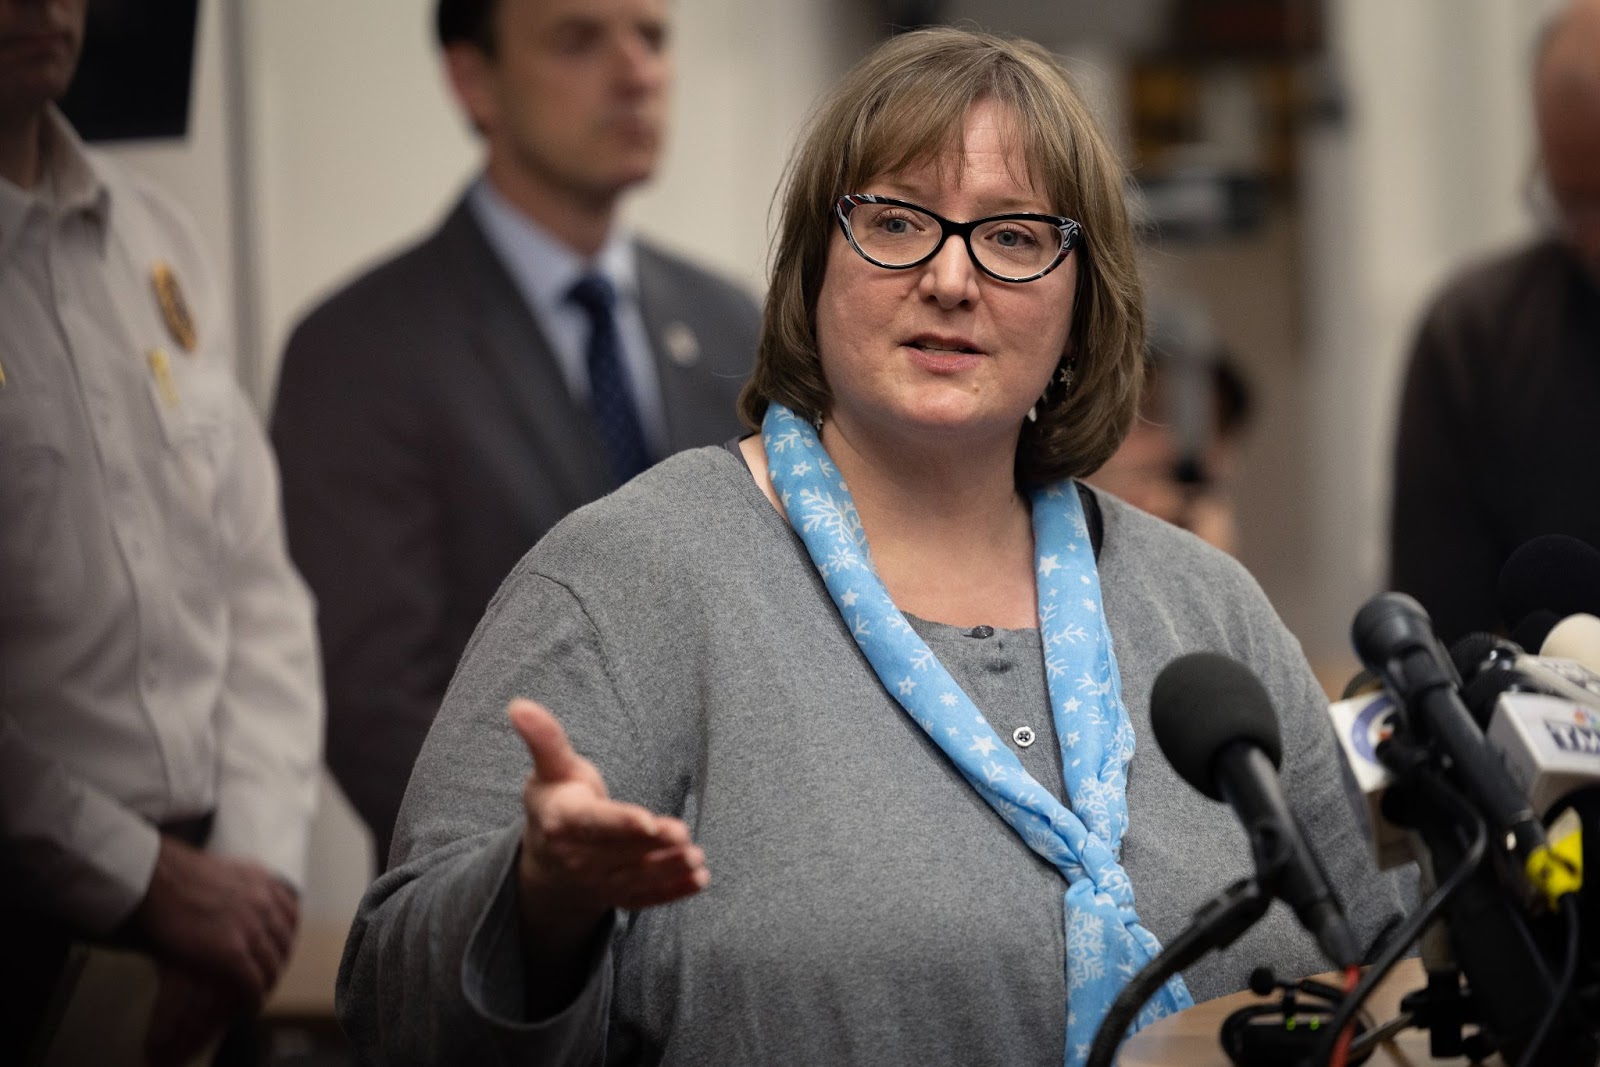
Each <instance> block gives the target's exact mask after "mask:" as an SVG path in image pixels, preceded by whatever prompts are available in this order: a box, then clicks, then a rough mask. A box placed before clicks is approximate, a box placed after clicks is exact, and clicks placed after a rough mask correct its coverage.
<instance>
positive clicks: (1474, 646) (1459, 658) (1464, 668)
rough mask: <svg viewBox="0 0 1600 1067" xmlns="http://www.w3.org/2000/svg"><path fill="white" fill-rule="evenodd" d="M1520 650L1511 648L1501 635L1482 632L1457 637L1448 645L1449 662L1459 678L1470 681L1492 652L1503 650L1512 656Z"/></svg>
mask: <svg viewBox="0 0 1600 1067" xmlns="http://www.w3.org/2000/svg"><path fill="white" fill-rule="evenodd" d="M1521 651H1522V649H1521V648H1513V647H1512V646H1511V645H1510V643H1508V642H1507V641H1506V639H1505V638H1503V637H1498V636H1496V635H1494V634H1486V633H1482V632H1479V633H1471V634H1467V635H1466V636H1465V637H1460V638H1457V639H1456V642H1455V644H1453V645H1451V646H1450V662H1452V663H1454V664H1455V665H1456V673H1457V674H1459V675H1461V680H1462V681H1463V682H1470V681H1472V679H1473V678H1475V677H1477V674H1478V671H1480V670H1481V669H1482V668H1483V664H1484V661H1485V660H1487V659H1488V658H1489V656H1490V655H1491V654H1492V653H1495V652H1504V653H1507V654H1509V655H1513V656H1514V655H1516V654H1517V653H1519V652H1521Z"/></svg>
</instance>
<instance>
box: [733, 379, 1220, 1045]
mask: <svg viewBox="0 0 1600 1067" xmlns="http://www.w3.org/2000/svg"><path fill="white" fill-rule="evenodd" d="M762 442H763V444H764V445H765V446H766V453H767V467H768V470H769V472H770V475H771V478H772V485H773V488H774V489H775V490H776V491H777V493H778V496H779V499H780V500H782V501H783V506H784V509H785V511H787V512H788V516H789V523H790V525H791V526H793V527H794V529H795V531H796V533H798V534H799V535H800V539H801V540H802V541H803V542H805V546H806V551H807V552H808V553H809V554H810V556H811V561H812V563H813V564H815V565H816V568H817V572H818V573H819V574H820V575H821V576H822V579H823V582H824V584H825V585H826V586H827V588H828V594H829V596H831V597H832V598H833V602H834V605H835V606H836V607H837V608H838V609H839V614H840V616H841V617H842V618H843V619H844V621H845V624H846V625H847V626H848V627H849V629H850V633H851V635H852V636H853V637H854V638H855V641H856V644H857V645H858V646H859V647H860V649H861V651H862V653H863V654H864V655H865V656H866V658H867V662H868V663H869V664H870V665H871V667H872V670H873V672H874V673H875V674H876V675H877V676H878V680H879V681H880V682H882V683H883V686H884V688H885V689H886V690H888V692H889V694H890V695H891V696H893V697H894V698H895V699H896V700H897V701H899V702H900V705H901V706H902V707H903V708H904V709H905V710H906V713H907V714H909V715H910V716H911V717H912V718H913V719H914V720H915V721H916V722H917V724H918V725H919V726H920V727H922V730H923V731H924V732H925V733H926V734H927V735H928V736H929V737H930V738H932V739H933V742H934V743H935V744H936V745H938V746H939V748H940V749H941V750H942V751H943V752H944V754H945V755H946V756H947V757H949V759H950V761H951V763H953V764H954V765H955V766H956V768H957V770H959V771H960V772H961V775H962V777H964V778H966V780H967V781H968V782H969V783H971V785H972V788H973V789H975V790H977V791H978V795H979V796H981V797H983V799H984V800H985V801H987V802H988V804H989V806H990V807H991V808H993V809H994V810H995V812H996V813H998V814H999V815H1000V817H1001V818H1003V819H1004V820H1005V821H1006V823H1007V824H1008V825H1010V826H1011V828H1012V829H1013V830H1015V831H1016V833H1017V834H1018V836H1020V837H1021V838H1022V840H1023V841H1024V842H1026V843H1027V845H1028V847H1029V848H1031V849H1033V851H1034V852H1036V853H1038V854H1039V855H1040V856H1042V857H1044V859H1046V860H1048V861H1049V862H1050V863H1051V864H1052V865H1053V866H1055V867H1056V869H1057V870H1059V871H1060V872H1061V875H1062V877H1063V878H1064V879H1066V881H1067V892H1066V899H1065V902H1064V903H1065V915H1064V923H1065V932H1066V946H1067V952H1066V956H1067V959H1066V980H1067V991H1068V999H1069V1003H1070V1008H1069V1009H1068V1010H1067V1044H1066V1054H1065V1063H1066V1065H1067V1067H1079V1065H1081V1064H1082V1063H1083V1062H1084V1061H1085V1060H1086V1059H1087V1057H1088V1052H1089V1048H1090V1046H1091V1045H1092V1044H1093V1042H1094V1036H1095V1031H1096V1030H1097V1029H1098V1028H1099V1025H1100V1021H1101V1020H1102V1019H1103V1018H1105V1015H1106V1013H1107V1011H1109V1010H1110V1007H1111V1004H1112V1002H1113V1001H1114V1000H1115V999H1116V997H1117V994H1118V993H1119V992H1120V991H1121V989H1122V987H1123V986H1124V985H1125V984H1126V983H1127V981H1128V979H1129V978H1130V977H1132V976H1133V975H1134V974H1135V973H1137V971H1138V970H1139V969H1140V968H1141V967H1143V966H1144V965H1145V964H1146V963H1148V962H1149V961H1150V960H1151V959H1152V958H1154V957H1155V956H1156V955H1157V954H1159V953H1160V951H1161V945H1160V943H1159V942H1158V941H1157V940H1156V937H1155V935H1154V934H1152V933H1151V932H1150V931H1149V930H1147V929H1145V927H1144V926H1143V925H1141V924H1140V922H1139V916H1138V914H1137V913H1136V911H1135V910H1134V902H1133V884H1132V883H1131V882H1129V880H1128V875H1127V872H1126V871H1124V870H1123V869H1122V864H1121V862H1120V857H1121V853H1122V837H1123V834H1124V832H1126V830H1127V828H1128V803H1127V789H1128V764H1129V762H1130V761H1131V760H1132V759H1133V725H1132V723H1131V722H1130V721H1129V719H1128V710H1127V708H1126V707H1124V706H1123V703H1122V684H1121V676H1120V675H1119V674H1118V672H1117V660H1116V656H1115V655H1114V654H1113V652H1112V649H1111V631H1110V629H1109V628H1108V627H1107V625H1106V621H1105V617H1104V616H1105V613H1104V612H1103V611H1102V610H1101V599H1100V576H1099V572H1098V571H1097V570H1096V568H1095V561H1094V549H1093V546H1092V544H1091V543H1090V540H1089V525H1088V522H1087V520H1086V519H1085V518H1084V515H1083V505H1082V503H1081V502H1080V501H1079V499H1078V493H1077V490H1076V488H1075V487H1074V486H1073V484H1072V483H1071V482H1070V481H1069V482H1063V483H1059V484H1056V485H1052V486H1048V487H1046V488H1044V489H1041V490H1038V491H1036V492H1035V493H1034V494H1033V497H1032V506H1033V540H1034V557H1035V568H1034V575H1035V584H1036V587H1037V589H1038V598H1039V631H1040V634H1039V636H1040V639H1041V643H1042V645H1043V648H1044V657H1045V675H1046V684H1047V686H1048V690H1049V694H1050V710H1051V715H1052V717H1053V718H1054V720H1055V726H1056V734H1057V736H1058V738H1059V739H1060V750H1061V770H1062V777H1063V780H1064V781H1065V783H1066V790H1067V799H1068V802H1069V804H1070V807H1068V805H1064V804H1062V803H1061V801H1060V800H1059V799H1058V798H1057V797H1055V796H1054V795H1053V794H1051V793H1050V792H1049V791H1048V790H1046V789H1045V788H1044V787H1042V786H1041V785H1039V783H1038V782H1036V781H1035V780H1034V779H1033V776H1032V775H1030V774H1029V773H1028V772H1027V771H1026V770H1025V769H1024V768H1023V766H1022V763H1021V761H1020V760H1018V759H1017V757H1016V754H1015V753H1013V752H1012V751H1011V749H1009V748H1007V747H1006V746H1005V745H1004V744H1002V743H1001V742H1000V739H999V738H998V736H997V735H996V734H995V732H994V729H993V728H992V727H991V726H990V725H989V723H988V721H987V720H986V719H985V718H984V717H983V714H982V713H981V712H980V711H979V710H978V708H977V706H976V705H975V704H974V703H973V702H972V699H971V698H970V697H968V696H967V694H966V693H965V692H964V691H963V690H962V689H961V687H960V686H959V685H957V684H956V681H955V679H954V678H952V677H951V676H950V673H949V672H948V671H947V670H945V668H944V665H943V664H941V663H940V662H939V659H938V657H937V656H935V655H934V653H933V651H932V650H931V649H929V648H928V646H927V644H926V643H925V642H924V641H923V640H922V638H920V637H919V636H917V633H916V631H915V630H913V629H912V628H911V624H910V623H908V622H907V621H906V618H905V616H904V615H903V614H901V612H900V609H898V608H896V607H895V605H894V601H893V600H891V599H890V597H889V592H888V590H887V589H886V588H885V587H884V584H883V581H882V579H880V578H879V577H878V573H877V569H876V568H875V567H874V566H873V564H872V555H871V552H870V551H869V550H868V547H867V536H866V532H865V531H864V530H863V529H862V526H861V517H860V516H859V515H858V514H857V513H856V506H855V501H854V500H853V499H852V497H851V495H850V489H849V487H848V486H846V485H845V482H844V479H843V478H842V477H841V476H840V475H839V471H838V468H837V467H835V466H834V464H833V461H832V460H831V459H830V458H829V457H828V453H827V450H826V449H825V448H823V446H822V442H821V440H820V439H819V438H818V437H817V433H816V431H815V430H814V429H813V428H812V427H811V425H810V424H809V423H808V422H806V421H805V420H804V419H802V418H801V417H800V416H798V415H796V414H795V413H794V412H793V411H790V410H789V409H788V408H786V407H784V406H783V405H781V404H771V405H769V406H768V408H767V414H766V417H765V418H764V419H763V421H762ZM1193 1003H1194V1001H1193V999H1192V998H1191V997H1190V995H1189V991H1188V988H1187V987H1186V986H1185V985H1184V983H1183V979H1182V977H1181V976H1177V975H1174V976H1173V978H1172V979H1171V980H1170V981H1168V982H1167V984H1166V985H1165V986H1163V987H1162V989H1161V990H1160V991H1159V992H1158V993H1157V994H1156V995H1155V996H1154V997H1152V998H1151V1000H1150V1001H1149V1002H1148V1003H1147V1004H1146V1005H1145V1007H1144V1010H1142V1011H1141V1012H1140V1013H1139V1017H1138V1020H1137V1022H1136V1026H1140V1027H1142V1026H1145V1025H1147V1024H1149V1023H1151V1022H1153V1021H1155V1020H1156V1019H1159V1018H1162V1017H1164V1016H1167V1015H1170V1014H1172V1013H1174V1012H1177V1011H1181V1010H1183V1009H1184V1008H1187V1007H1189V1006H1190V1005H1191V1004H1193Z"/></svg>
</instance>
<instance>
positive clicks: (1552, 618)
mask: <svg viewBox="0 0 1600 1067" xmlns="http://www.w3.org/2000/svg"><path fill="white" fill-rule="evenodd" d="M1560 621H1561V616H1560V615H1557V614H1556V613H1555V612H1553V611H1550V610H1549V609H1548V608H1540V609H1539V610H1538V611H1530V612H1529V613H1528V614H1527V616H1526V617H1525V618H1523V620H1522V621H1521V622H1519V623H1517V625H1516V628H1515V629H1514V630H1512V631H1511V640H1513V641H1515V642H1516V643H1517V644H1519V645H1521V646H1522V647H1523V648H1525V649H1528V650H1529V651H1530V652H1533V653H1534V654H1535V655H1538V654H1540V652H1539V650H1540V649H1542V648H1544V643H1545V639H1546V638H1548V637H1549V636H1550V631H1551V630H1553V629H1555V625H1556V623H1558V622H1560Z"/></svg>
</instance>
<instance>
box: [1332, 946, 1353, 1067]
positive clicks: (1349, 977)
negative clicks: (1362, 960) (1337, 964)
mask: <svg viewBox="0 0 1600 1067" xmlns="http://www.w3.org/2000/svg"><path fill="white" fill-rule="evenodd" d="M1360 980H1361V968H1360V967H1357V966H1355V965H1354V964H1351V965H1350V966H1349V967H1346V968H1345V969H1344V993H1345V996H1347V997H1348V996H1349V995H1350V994H1351V993H1354V992H1355V989H1356V983H1357V982H1359V981H1360ZM1355 1026H1356V1022H1355V1019H1354V1018H1353V1017H1352V1018H1351V1020H1350V1022H1349V1023H1347V1024H1346V1025H1345V1026H1344V1027H1343V1028H1342V1029H1340V1030H1339V1031H1337V1032H1338V1034H1339V1036H1338V1038H1337V1039H1336V1040H1335V1041H1334V1043H1333V1054H1332V1055H1331V1056H1329V1057H1328V1067H1344V1065H1345V1059H1346V1057H1348V1056H1349V1055H1350V1038H1351V1037H1352V1036H1353V1033H1354V1030H1355Z"/></svg>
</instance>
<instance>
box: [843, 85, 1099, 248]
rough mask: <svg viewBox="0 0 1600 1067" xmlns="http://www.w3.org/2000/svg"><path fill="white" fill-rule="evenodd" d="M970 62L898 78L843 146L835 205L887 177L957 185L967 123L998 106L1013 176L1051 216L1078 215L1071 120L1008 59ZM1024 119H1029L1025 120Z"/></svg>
mask: <svg viewBox="0 0 1600 1067" xmlns="http://www.w3.org/2000/svg"><path fill="white" fill-rule="evenodd" d="M962 58H963V59H970V61H969V62H966V63H958V64H955V69H953V70H951V69H946V70H941V71H940V72H939V74H938V76H936V77H935V76H930V75H929V72H928V68H927V67H926V66H924V67H920V68H919V69H916V70H905V71H900V72H897V73H898V74H900V75H901V76H900V77H898V78H894V79H890V80H889V81H888V82H887V84H886V85H885V86H884V87H883V91H882V92H881V93H880V94H879V95H878V96H877V97H876V98H875V99H873V100H870V101H869V102H868V103H867V106H865V107H863V108H862V109H861V110H860V111H859V112H858V113H857V116H856V118H855V121H854V123H853V124H852V125H851V127H850V129H849V130H848V133H847V135H846V137H845V140H844V145H843V148H844V151H843V153H842V154H841V158H840V160H839V172H838V176H837V179H836V180H837V185H836V187H835V189H834V190H833V191H832V195H831V196H829V197H828V198H827V199H828V201H829V202H831V201H832V200H834V199H836V198H837V197H838V196H840V195H843V194H844V193H848V192H856V191H859V190H860V189H862V188H863V187H864V186H865V185H866V183H868V182H870V181H873V180H875V179H878V178H882V177H884V176H886V175H895V174H900V173H903V172H905V171H908V170H914V169H917V168H920V167H928V168H930V169H932V170H933V171H934V172H935V173H936V174H937V175H938V176H939V178H940V179H941V181H945V180H951V181H955V182H959V181H960V179H961V171H962V167H963V164H964V162H965V152H964V151H963V149H964V147H965V145H964V141H965V132H966V119H967V113H968V112H969V111H971V109H972V108H973V106H974V105H976V104H979V103H983V102H993V103H994V104H996V105H997V106H998V108H999V110H1000V113H1001V128H1000V131H999V133H1000V138H1001V144H1002V148H1003V151H1004V152H1005V155H1006V157H1007V167H1008V168H1012V167H1016V166H1018V165H1020V166H1021V168H1022V170H1021V172H1020V173H1019V172H1017V171H1015V170H1013V171H1012V173H1011V176H1012V178H1014V179H1015V180H1017V181H1018V183H1019V184H1024V185H1026V186H1028V187H1030V188H1031V189H1032V190H1033V191H1034V192H1035V193H1037V194H1039V195H1041V196H1043V197H1045V198H1046V199H1047V200H1048V201H1049V202H1050V210H1051V211H1052V212H1053V213H1057V214H1064V215H1070V216H1072V217H1074V218H1077V217H1078V214H1077V212H1078V206H1079V203H1078V202H1079V195H1078V183H1077V181H1076V180H1075V178H1074V175H1075V174H1076V171H1077V167H1076V166H1075V164H1076V162H1077V161H1076V159H1075V158H1074V157H1075V155H1076V153H1075V152H1074V150H1073V149H1074V146H1073V144H1072V129H1073V125H1074V122H1073V118H1074V117H1075V116H1069V115H1067V114H1065V113H1064V109H1062V108H1061V107H1060V104H1059V102H1058V101H1057V100H1055V99H1053V98H1052V96H1051V95H1050V94H1048V93H1044V92H1040V91H1039V86H1038V85H1036V84H1034V82H1033V80H1032V79H1030V78H1028V77H1027V76H1026V74H1025V73H1024V72H1023V71H1021V70H1019V69H1018V68H1017V66H1016V65H1015V63H1014V61H1012V62H1006V59H1008V58H1009V57H1003V56H995V55H980V56H976V57H962ZM1023 116H1028V120H1027V121H1024V119H1023Z"/></svg>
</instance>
